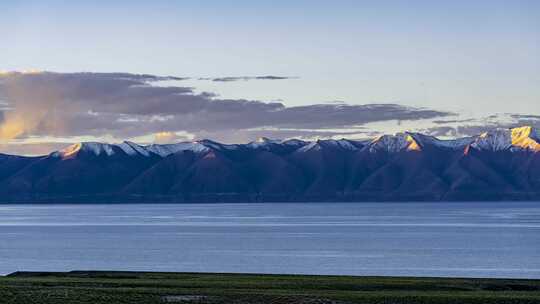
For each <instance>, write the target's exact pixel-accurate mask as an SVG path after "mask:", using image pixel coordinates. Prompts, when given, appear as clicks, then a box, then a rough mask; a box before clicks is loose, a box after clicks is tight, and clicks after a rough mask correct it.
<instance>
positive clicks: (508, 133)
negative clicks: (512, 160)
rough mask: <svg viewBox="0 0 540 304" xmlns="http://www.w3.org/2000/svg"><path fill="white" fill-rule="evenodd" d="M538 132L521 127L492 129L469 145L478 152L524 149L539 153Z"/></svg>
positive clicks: (531, 128) (530, 128)
mask: <svg viewBox="0 0 540 304" xmlns="http://www.w3.org/2000/svg"><path fill="white" fill-rule="evenodd" d="M539 141H540V140H539V139H538V132H537V131H536V129H534V128H533V127H532V126H522V127H517V128H512V129H501V128H499V129H494V130H491V131H488V132H484V133H482V134H480V135H478V137H477V138H476V140H475V141H474V142H473V143H472V144H471V146H472V147H474V148H477V149H480V150H494V151H501V150H507V149H510V150H515V149H525V150H530V151H534V152H540V143H539Z"/></svg>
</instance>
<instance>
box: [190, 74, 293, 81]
mask: <svg viewBox="0 0 540 304" xmlns="http://www.w3.org/2000/svg"><path fill="white" fill-rule="evenodd" d="M297 78H298V77H288V76H273V75H267V76H233V77H216V78H208V77H204V78H199V80H210V81H215V82H232V81H249V80H286V79H297Z"/></svg>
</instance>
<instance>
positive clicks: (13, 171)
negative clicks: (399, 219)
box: [0, 126, 540, 203]
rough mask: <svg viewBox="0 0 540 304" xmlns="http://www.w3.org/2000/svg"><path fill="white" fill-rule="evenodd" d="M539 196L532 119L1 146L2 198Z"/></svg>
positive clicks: (539, 148) (539, 141)
mask: <svg viewBox="0 0 540 304" xmlns="http://www.w3.org/2000/svg"><path fill="white" fill-rule="evenodd" d="M478 200H540V132H539V131H538V130H536V129H534V128H532V127H528V126H524V127H519V128H513V129H494V130H492V131H489V132H486V133H482V134H479V135H477V136H472V137H467V138H460V139H454V140H441V139H438V138H435V137H432V136H428V135H423V134H420V133H412V132H406V133H398V134H395V135H384V136H380V137H377V138H374V139H369V140H348V139H340V140H330V139H328V140H317V141H303V140H298V139H289V140H270V139H267V138H261V139H259V140H257V141H255V142H250V143H247V144H222V143H218V142H215V141H211V140H200V141H194V142H183V143H177V144H163V145H158V144H153V145H146V146H142V145H138V144H135V143H132V142H123V143H121V144H107V143H97V142H84V143H77V144H74V145H71V146H69V147H67V148H65V149H63V150H59V151H55V152H53V153H51V154H49V155H45V156H37V157H28V156H16V155H6V154H0V202H4V203H9V202H29V203H32V202H66V203H78V202H96V203H127V202H148V203H151V202H177V203H180V202H268V201H275V202H278V201H306V202H311V201H478Z"/></svg>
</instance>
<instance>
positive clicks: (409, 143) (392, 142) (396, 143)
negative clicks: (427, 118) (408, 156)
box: [369, 133, 422, 153]
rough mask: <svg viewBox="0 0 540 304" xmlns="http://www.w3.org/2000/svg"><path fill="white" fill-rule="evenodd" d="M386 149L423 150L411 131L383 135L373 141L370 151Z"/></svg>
mask: <svg viewBox="0 0 540 304" xmlns="http://www.w3.org/2000/svg"><path fill="white" fill-rule="evenodd" d="M377 150H385V151H387V152H391V153H393V152H399V151H403V150H407V151H421V150H422V148H421V146H420V145H419V144H418V142H417V141H416V140H415V139H414V137H413V136H411V135H410V134H409V133H397V134H395V135H382V136H379V137H377V138H375V139H374V140H372V141H371V143H370V144H369V151H372V152H374V151H377Z"/></svg>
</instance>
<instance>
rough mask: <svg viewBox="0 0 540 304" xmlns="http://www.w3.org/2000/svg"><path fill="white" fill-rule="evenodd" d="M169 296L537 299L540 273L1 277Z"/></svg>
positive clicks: (14, 296) (45, 296)
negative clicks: (513, 276) (534, 276)
mask: <svg viewBox="0 0 540 304" xmlns="http://www.w3.org/2000/svg"><path fill="white" fill-rule="evenodd" d="M185 296H188V297H185ZM201 296H202V297H201ZM167 300H170V301H173V302H170V303H223V304H225V303H227V304H229V303H231V304H234V303H238V304H244V303H272V304H282V303H283V304H285V303H306V304H312V303H313V304H323V303H384V304H394V303H456V304H458V303H459V304H461V303H540V281H539V280H506V279H453V278H405V277H352V276H300V275H298V276H297V275H255V274H201V273H142V272H141V273H138V272H68V273H15V274H12V275H9V276H5V277H0V303H17V304H18V303H25V304H29V303H40V304H41V303H43V304H47V303H89V304H90V303H92V304H101V303H107V304H111V303H131V304H134V303H166V301H167Z"/></svg>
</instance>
